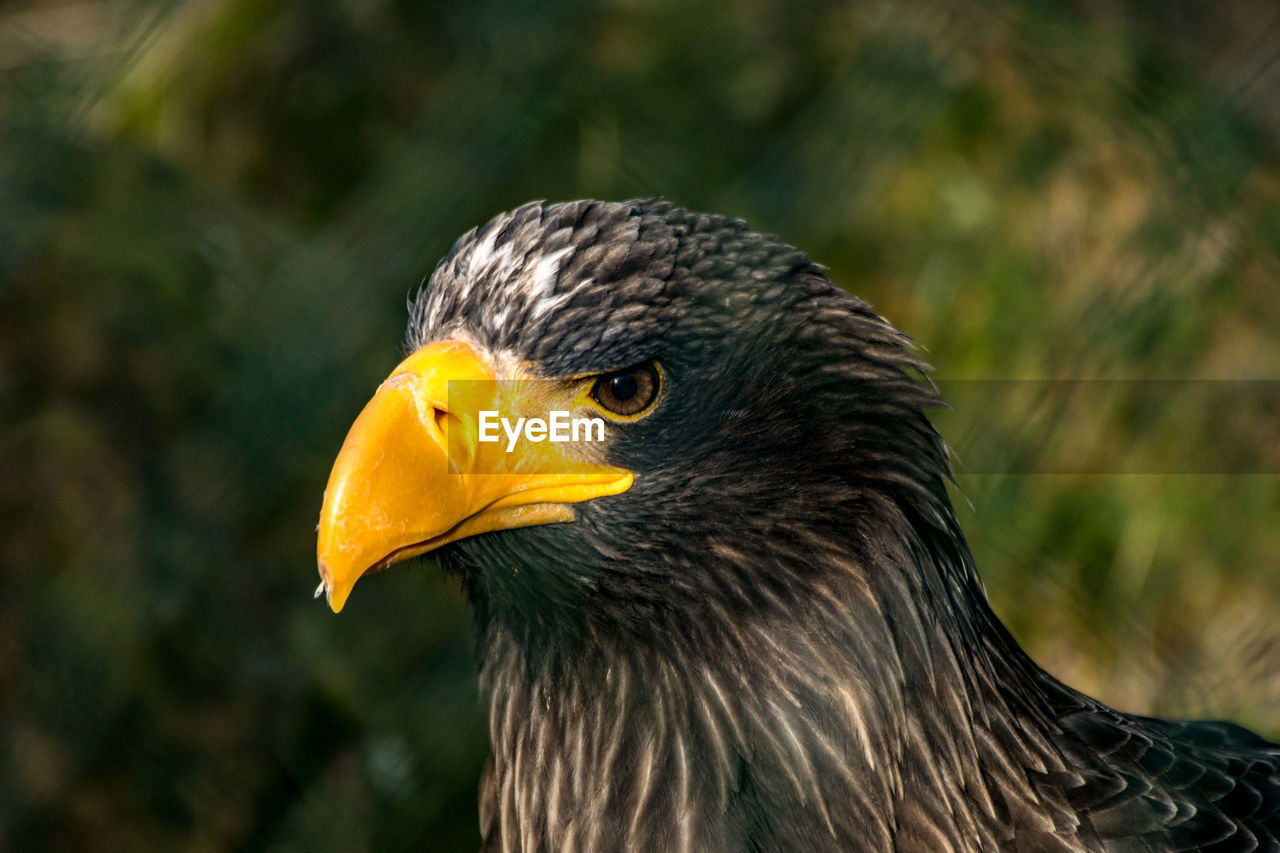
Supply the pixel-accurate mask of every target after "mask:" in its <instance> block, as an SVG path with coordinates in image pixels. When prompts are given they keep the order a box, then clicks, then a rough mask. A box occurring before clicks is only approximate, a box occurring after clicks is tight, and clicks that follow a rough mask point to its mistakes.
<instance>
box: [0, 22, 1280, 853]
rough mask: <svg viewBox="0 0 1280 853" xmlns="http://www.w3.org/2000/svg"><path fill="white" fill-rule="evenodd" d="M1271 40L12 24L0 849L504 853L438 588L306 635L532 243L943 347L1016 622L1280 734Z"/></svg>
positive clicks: (873, 30)
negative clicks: (759, 272) (640, 232)
mask: <svg viewBox="0 0 1280 853" xmlns="http://www.w3.org/2000/svg"><path fill="white" fill-rule="evenodd" d="M1277 57H1280V7H1277V6H1276V5H1275V4H1274V3H1273V2H1271V0H1239V2H1232V3H1215V2H1212V0H1199V1H1198V2H1182V1H1181V0H1180V2H1174V3H1164V2H1160V3H1156V2H1151V3H1145V2H1140V0H1075V2H1065V0H1039V1H1038V2H1032V0H1025V2H1023V0H991V2H981V3H980V2H968V0H954V2H941V0H939V2H929V1H928V0H906V2H864V3H857V4H854V3H849V2H832V0H803V1H802V2H763V0H712V2H700V3H696V4H689V3H686V2H682V0H654V2H645V0H613V2H604V3H588V2H576V0H550V2H542V3H533V2H515V0H479V2H468V3H463V2H455V3H440V2H409V0H307V1H306V2H302V0H298V2H284V0H273V2H263V0H204V1H203V2H186V3H161V4H157V3H143V2H136V0H135V1H134V2H129V0H119V1H118V2H83V0H81V2H63V3H43V2H42V3H36V2H19V3H12V2H11V3H8V4H5V5H3V6H0V561H2V566H0V569H2V575H0V848H3V849H8V850H15V851H16V850H24V851H26V850H54V851H64V850H65V851H83V850H93V851H98V850H102V851H116V850H119V851H146V850H164V851H172V850H192V851H206V850H207V851H215V850H273V851H274V850H281V851H287V850H306V851H324V850H344V851H362V850H366V851H394V850H421V849H431V850H469V849H474V848H475V846H476V845H477V843H478V840H479V836H478V832H477V818H476V806H475V786H476V781H477V778H478V775H479V770H480V766H481V762H482V760H483V757H484V754H485V751H486V743H485V731H484V723H483V721H484V714H483V712H482V710H481V705H480V702H479V698H478V696H477V695H476V688H475V684H474V672H475V664H474V660H473V657H472V649H471V637H470V626H469V622H468V619H467V616H466V613H465V610H464V607H463V602H462V600H461V596H460V594H459V592H458V591H457V589H455V588H454V587H453V586H452V585H451V584H450V583H449V582H447V581H446V580H445V579H444V578H443V577H441V575H440V574H439V573H438V572H437V571H435V570H434V567H433V566H432V565H431V563H430V562H427V561H421V562H420V563H418V564H414V565H411V566H403V567H399V568H397V569H396V570H394V571H392V572H388V573H386V574H384V575H380V576H378V577H377V578H376V579H374V580H372V581H366V582H365V583H362V584H361V585H360V588H359V589H358V590H357V592H356V594H355V596H354V598H353V599H352V601H351V603H350V604H349V606H348V607H347V608H346V610H345V611H344V612H343V613H342V614H341V616H333V615H331V614H330V613H329V612H328V610H327V609H326V608H325V607H324V606H323V603H322V602H317V601H313V600H312V598H311V591H312V589H313V587H314V585H315V582H316V577H315V570H314V556H313V554H314V551H313V548H314V539H313V537H314V530H315V523H316V518H317V512H318V509H319V505H320V499H321V494H322V490H323V487H324V482H325V478H326V475H327V472H328V466H329V463H330V461H331V460H332V458H333V456H334V455H335V453H336V451H337V448H338V447H339V445H340V443H341V440H342V437H343V435H344V434H345V431H346V429H347V427H348V425H349V424H350V422H351V420H352V419H353V417H354V416H355V414H356V413H357V412H358V411H359V409H360V407H361V405H362V404H363V402H364V401H365V399H366V398H367V397H368V396H369V394H370V393H371V391H372V389H373V388H374V387H375V386H376V384H377V383H378V382H379V381H380V379H381V378H382V377H383V376H384V375H385V374H386V373H387V371H388V370H389V369H390V368H391V366H393V365H394V364H395V363H396V361H397V360H398V358H399V357H400V355H401V343H400V335H401V331H402V327H403V323H404V319H405V318H404V304H405V299H406V297H407V296H408V295H409V294H411V293H412V292H414V291H415V290H416V288H417V286H418V284H419V283H420V282H421V281H422V280H423V278H424V277H425V276H426V275H428V274H429V273H430V271H431V269H432V267H433V265H434V263H435V261H436V260H437V259H438V258H439V257H440V256H441V255H442V254H443V253H444V252H445V251H446V250H447V249H448V247H449V245H450V243H451V242H452V241H453V240H454V239H455V238H456V237H457V236H458V235H459V234H461V233H462V232H463V231H465V230H466V229H467V228H469V227H471V226H473V225H476V224H479V223H481V222H483V221H484V220H486V219H487V218H488V217H490V216H491V215H493V214H494V213H496V212H498V211H500V210H503V209H507V208H510V207H512V206H514V205H517V204H519V203H522V202H525V201H527V200H529V199H540V198H545V199H550V200H567V199H573V198H579V197H598V198H607V199H622V198H629V197H635V196H648V195H664V196H666V197H668V198H670V199H672V200H674V201H677V202H678V203H681V204H683V205H685V206H690V207H694V208H699V209H705V210H712V211H717V212H722V213H728V214H732V215H735V216H741V217H743V218H746V219H747V220H748V221H749V222H751V223H752V224H753V225H754V226H756V227H757V228H759V229H761V230H767V231H771V232H774V233H777V234H779V235H780V236H781V237H782V238H784V239H785V240H787V241H788V242H791V243H794V244H797V245H800V246H802V247H804V248H805V249H807V250H808V251H809V252H810V253H811V255H812V256H813V257H814V258H815V259H817V260H818V261H820V262H821V263H823V264H826V265H827V266H828V267H830V270H831V274H832V276H833V277H834V278H835V280H836V281H837V282H838V283H840V284H842V285H843V286H845V287H848V288H849V289H851V290H853V291H855V292H857V293H859V294H860V295H862V296H864V297H865V298H867V299H869V300H871V301H872V302H873V303H874V304H875V305H876V306H877V307H878V309H879V310H880V311H881V312H882V313H884V314H885V315H886V316H888V317H890V318H891V319H892V320H893V321H894V322H895V323H897V324H898V325H899V326H900V327H902V328H903V329H904V330H906V331H908V332H909V333H910V334H912V335H913V336H914V337H915V338H916V339H917V340H918V341H920V342H921V344H922V345H923V346H925V347H926V348H927V353H928V357H929V359H930V360H931V361H932V362H933V364H934V365H935V366H936V374H935V377H936V379H937V381H938V383H939V385H940V386H941V387H942V388H943V390H944V392H946V393H947V394H948V395H949V396H951V397H952V398H953V400H954V401H955V403H956V407H955V408H954V409H953V410H952V411H949V412H943V413H940V414H939V415H938V417H937V422H938V424H939V426H940V428H941V429H942V430H943V432H944V434H945V435H946V437H947V438H948V440H949V441H950V442H951V444H952V445H953V446H954V447H955V448H956V450H957V454H958V464H959V475H958V478H957V492H956V495H957V500H958V501H959V502H960V514H961V519H962V523H963V524H964V525H965V527H966V529H967V531H968V533H969V537H970V540H971V544H972V546H973V548H974V550H975V552H976V554H977V557H978V560H979V565H980V566H981V568H982V571H983V574H984V577H985V579H986V582H987V584H988V588H989V590H990V593H991V596H992V599H993V601H994V604H995V607H996V609H997V611H998V612H999V613H1000V614H1001V615H1002V616H1003V618H1005V619H1006V620H1007V621H1008V623H1009V624H1010V626H1011V628H1012V629H1013V631H1014V633H1015V634H1016V635H1017V636H1018V637H1019V638H1020V639H1021V640H1022V641H1023V642H1024V643H1025V644H1026V646H1027V647H1028V648H1029V649H1030V650H1031V652H1032V653H1033V654H1034V656H1035V657H1036V658H1037V659H1038V660H1040V661H1041V662H1042V663H1043V664H1044V665H1045V666H1046V667H1047V668H1048V669H1049V670H1050V671H1052V672H1053V673H1055V674H1057V675H1059V676H1060V677H1062V678H1064V679H1065V680H1067V681H1069V682H1071V683H1073V684H1075V685H1077V686H1080V687H1081V688H1083V689H1085V690H1088V691H1089V692H1092V693H1094V694H1095V695H1098V696H1100V697H1102V698H1103V699H1105V700H1107V701H1110V702H1112V703H1113V704H1116V705H1118V706H1120V707H1121V708H1124V709H1126V710H1130V711H1136V712H1142V713H1156V714H1162V715H1170V716H1212V717H1233V718H1235V719H1238V720H1240V721H1242V722H1244V723H1247V724H1248V725H1250V726H1253V727H1255V728H1257V729H1259V730H1260V731H1262V732H1263V733H1265V734H1267V735H1269V736H1271V737H1272V738H1276V737H1280V294H1278V293H1277V290H1278V288H1280V162H1278V160H1277V156H1276V155H1277V151H1278V150H1280V61H1278V60H1277Z"/></svg>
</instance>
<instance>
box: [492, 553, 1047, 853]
mask: <svg viewBox="0 0 1280 853" xmlns="http://www.w3.org/2000/svg"><path fill="white" fill-rule="evenodd" d="M893 532H896V533H897V534H899V536H898V538H896V539H894V538H892V537H890V536H889V535H888V534H889V533H893ZM917 533H918V531H914V530H906V531H904V530H898V531H874V530H865V531H863V532H862V533H861V534H860V535H858V536H854V537H853V538H852V539H851V540H850V541H848V542H846V543H845V545H846V547H845V548H843V549H840V553H839V556H835V554H836V551H835V550H833V549H831V548H830V547H827V548H826V549H825V550H815V551H814V552H813V554H812V556H811V557H810V559H813V560H829V561H830V565H827V566H823V567H822V571H820V572H813V571H806V572H805V573H804V575H805V576H806V577H809V578H822V579H823V582H821V583H819V582H816V581H814V582H813V583H811V584H810V586H809V587H808V589H807V592H806V594H805V595H803V596H798V597H797V598H796V600H795V601H794V602H790V603H789V605H788V606H786V607H782V608H780V609H778V610H777V611H775V612H772V613H764V612H761V613H756V614H746V613H741V612H738V613H730V612H729V611H727V610H724V609H720V608H716V607H708V608H707V609H706V610H705V611H702V612H700V613H698V614H697V618H696V619H692V620H690V621H689V622H688V623H687V624H681V623H679V621H678V620H677V621H673V622H672V623H671V625H670V626H664V630H663V633H664V634H669V635H670V636H668V637H667V641H659V640H657V639H655V638H654V637H653V636H652V635H648V636H647V635H646V633H645V632H644V631H643V630H640V631H626V630H618V626H616V625H615V626H612V627H609V628H605V627H588V628H586V629H584V630H583V631H582V632H581V636H580V641H579V642H577V643H575V644H574V647H573V648H572V649H561V650H555V649H551V650H548V648H547V646H546V645H545V643H538V642H534V641H532V640H531V638H530V637H528V636H526V635H524V634H523V633H522V630H521V629H520V628H519V627H513V626H511V625H509V624H504V623H503V622H502V621H501V620H494V621H492V622H490V623H489V624H488V625H485V626H483V630H482V655H483V663H482V687H483V689H484V691H485V693H486V694H487V696H488V700H489V702H490V736H491V738H492V744H493V758H492V762H493V763H492V766H491V767H490V770H489V776H488V778H487V779H486V783H485V790H484V792H483V796H482V816H481V820H482V825H483V826H484V828H485V832H486V841H487V844H489V845H493V846H494V849H523V848H524V847H525V846H526V845H529V846H531V847H532V848H534V849H540V848H541V847H542V846H544V845H545V847H546V848H547V849H618V848H624V847H625V848H628V849H641V850H690V851H694V850H717V849H742V848H743V847H744V846H746V839H756V840H759V841H760V849H787V850H792V849H796V850H798V849H804V850H819V849H860V850H890V849H921V850H945V849H949V848H950V849H966V850H968V849H998V848H999V847H1000V846H1001V839H1002V838H1003V839H1006V840H1007V839H1008V838H1009V837H1010V836H1011V834H1012V833H1013V832H1014V831H1015V829H1016V830H1017V831H1018V832H1019V837H1021V838H1023V839H1026V838H1028V837H1029V836H1028V833H1029V832H1034V831H1035V828H1034V827H1032V828H1028V827H1019V826H1018V824H1019V821H1020V820H1021V817H1020V816H1021V815H1022V814H1031V813H1032V812H1033V811H1034V810H1033V809H1031V808H1030V806H1031V805H1032V804H1033V803H1035V802H1037V801H1039V800H1042V799H1044V798H1051V799H1052V798H1054V797H1057V796H1058V794H1057V792H1056V790H1055V789H1054V787H1053V785H1052V784H1050V782H1051V780H1055V779H1059V778H1061V777H1062V776H1063V775H1064V770H1065V768H1064V767H1063V763H1062V759H1061V757H1060V756H1059V755H1058V753H1057V751H1056V750H1055V749H1054V748H1053V747H1052V745H1051V744H1050V742H1049V740H1048V737H1047V734H1046V732H1045V731H1044V728H1045V727H1046V726H1047V724H1048V723H1047V721H1048V720H1051V719H1052V715H1053V708H1052V705H1053V702H1054V701H1055V699H1054V696H1053V695H1052V694H1053V691H1054V690H1055V689H1059V688H1056V686H1055V684H1054V683H1053V682H1052V680H1050V679H1048V678H1047V676H1043V674H1042V673H1041V672H1040V671H1039V670H1038V669H1037V668H1036V667H1035V666H1034V664H1032V663H1031V662H1030V661H1029V660H1027V659H1026V657H1025V655H1023V654H1022V652H1021V651H1020V650H1017V648H1016V645H1013V643H1012V640H1010V639H1008V635H1007V634H1006V633H1004V630H1003V628H1001V627H1000V626H999V625H998V623H996V622H995V619H994V617H993V616H991V615H990V612H989V610H987V608H986V604H985V598H984V597H983V596H982V595H981V591H980V590H975V589H970V588H967V585H969V584H974V585H976V583H977V581H976V578H975V577H974V576H973V574H972V570H971V567H970V566H969V565H968V562H967V561H968V557H967V552H966V551H965V550H964V545H963V542H962V541H961V540H958V539H953V538H949V536H948V537H942V538H941V539H940V540H939V542H930V541H927V536H920V535H916V534H917ZM828 535H829V534H828ZM853 539H857V540H858V541H853ZM886 541H897V542H900V543H902V545H901V548H898V549H896V550H884V549H883V546H882V545H881V546H876V547H878V548H880V550H878V551H873V550H871V547H872V546H871V544H870V543H884V542H886ZM859 542H863V543H867V545H866V546H865V547H864V546H863V545H861V544H859ZM948 543H950V544H948ZM952 546H954V547H952ZM948 548H950V549H951V550H950V552H948ZM721 550H722V553H721V554H720V556H719V558H720V559H721V560H723V561H725V562H726V565H724V566H721V567H720V568H724V569H726V570H729V569H732V568H734V567H733V566H730V565H728V563H731V562H732V561H733V560H742V561H744V562H745V561H750V563H751V565H752V567H753V568H754V569H758V568H759V567H760V566H761V564H762V561H761V555H760V554H759V553H758V552H745V551H744V552H739V553H735V552H734V551H733V549H721ZM823 554H826V555H827V556H823ZM715 568H716V567H715V566H703V567H702V570H704V571H711V570H715ZM808 568H812V567H808ZM929 573H937V574H938V577H937V578H931V577H926V575H928V574H929ZM938 581H941V583H942V586H935V582H938ZM947 585H953V586H954V585H959V586H958V587H957V588H955V589H950V588H948V586H947ZM927 588H932V593H930V592H928V591H927ZM534 649H536V657H535V656H533V655H531V650H534ZM1041 679H1043V681H1041ZM1002 792H1003V793H1002ZM1009 792H1016V794H1015V795H1016V797H1019V798H1023V799H1021V800H1020V801H1015V800H1012V799H1010V793H1009ZM1051 811H1054V810H1052V809H1051ZM1056 811H1058V812H1059V813H1061V814H1063V815H1064V817H1063V818H1062V820H1063V821H1069V820H1070V818H1069V817H1066V816H1065V815H1066V812H1065V810H1061V809H1058V810H1056ZM1039 819H1041V820H1043V818H1039ZM1064 829H1065V830H1067V832H1065V833H1064V832H1063V830H1064ZM1070 829H1071V828H1070V827H1065V826H1048V827H1043V828H1042V830H1043V831H1044V832H1045V833H1046V834H1049V833H1052V835H1054V836H1055V837H1059V836H1061V835H1063V834H1066V835H1070V834H1071V833H1070Z"/></svg>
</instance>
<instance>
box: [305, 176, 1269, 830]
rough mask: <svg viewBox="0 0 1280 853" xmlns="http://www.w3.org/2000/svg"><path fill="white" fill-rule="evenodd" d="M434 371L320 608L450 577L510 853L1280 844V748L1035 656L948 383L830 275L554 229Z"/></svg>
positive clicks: (464, 325)
mask: <svg viewBox="0 0 1280 853" xmlns="http://www.w3.org/2000/svg"><path fill="white" fill-rule="evenodd" d="M407 351H408V353H409V355H408V356H407V358H405V360H404V361H403V362H401V364H400V365H399V366H398V367H396V368H395V369H394V370H393V371H392V373H391V374H390V376H389V378H388V379H386V381H384V382H383V383H382V385H381V386H380V387H379V388H378V390H377V391H376V393H375V394H374V396H373V398H372V400H371V401H370V402H369V403H368V405H367V406H366V407H365V409H364V410H363V411H362V412H361V413H360V415H359V416H358V418H357V419H356V421H355V423H354V425H353V426H352V427H351V430H350V432H349V434H348V436H347V438H346V441H345V443H344V444H343V446H342V449H341V451H340V452H339V454H338V457H337V460H336V462H335V464H334V467H333V470H332V473H331V475H330V478H329V481H328V485H327V487H326V490H325V495H324V501H323V506H322V509H321V517H320V525H319V541H318V562H319V571H320V575H321V581H322V582H321V589H320V590H319V591H318V592H317V594H319V593H320V592H324V593H325V594H326V595H327V600H328V603H329V605H330V607H331V608H332V609H333V610H334V611H335V612H336V611H338V610H340V609H341V608H342V607H343V605H344V603H345V602H346V600H347V598H348V595H349V594H350V592H351V590H352V587H353V585H354V584H355V583H356V581H357V580H358V579H359V578H360V577H362V576H363V575H365V574H368V573H370V572H373V571H376V570H379V569H382V568H385V567H386V566H388V565H390V564H392V563H396V562H399V561H401V560H405V559H409V558H411V557H415V556H417V555H420V554H424V553H427V552H433V553H434V554H435V555H438V557H439V561H440V563H441V565H442V566H443V567H444V568H445V570H446V571H447V572H449V573H450V574H452V575H453V576H455V577H456V578H457V579H458V580H459V582H460V584H461V586H462V588H463V590H464V591H465V594H466V597H467V600H468V602H469V605H470V608H471V609H472V611H473V613H474V618H475V625H476V636H477V648H478V656H479V679H480V686H481V690H482V693H483V695H484V696H485V697H486V701H487V705H488V712H489V733H490V738H491V747H492V752H491V755H490V757H489V760H488V763H487V765H486V769H485V772H484V775H483V779H482V783H481V792H480V821H481V835H482V839H483V840H482V849H484V850H506V851H561V850H578V851H608V850H635V851H688V852H689V853H702V851H823V850H839V851H863V850H866V851H881V850H901V851H978V850H1014V851H1075V850H1092V851H1145V850H1151V851H1155V850H1161V851H1163V850H1213V851H1227V850H1232V851H1247V850H1272V851H1274V850H1278V849H1280V746H1277V745H1276V744H1274V743H1270V742H1268V741H1266V740H1264V739H1263V738H1261V737H1259V736H1258V735H1255V734H1253V733H1252V732H1250V731H1248V730H1246V729H1244V728H1242V727H1239V726H1236V725H1233V724H1231V723H1226V722H1185V721H1173V720H1163V719H1154V718H1149V717H1142V716H1135V715H1133V714H1128V713H1123V712H1121V711H1118V710H1116V709H1113V708H1111V707H1108V706H1107V705H1105V704H1104V703H1102V702H1100V701H1098V700H1095V699H1092V698H1090V697H1088V696H1086V695H1084V694H1082V693H1080V692H1078V691H1076V690H1073V689H1071V688H1070V687H1068V686H1066V685H1064V684H1062V683H1060V682H1059V681H1057V680H1056V679H1054V678H1053V677H1052V676H1050V675H1049V674H1047V673H1046V672H1045V671H1044V670H1042V669H1041V668H1040V667H1039V666H1037V665H1036V664H1035V663H1034V662H1033V661H1032V660H1031V658H1030V657H1029V656H1028V655H1027V653H1026V652H1024V651H1023V650H1022V648H1021V647H1019V645H1018V643H1017V642H1016V641H1015V640H1014V639H1013V638H1012V636H1011V635H1010V634H1009V632H1008V631H1007V630H1006V628H1005V627H1004V626H1003V625H1002V624H1001V622H1000V620H999V619H998V618H997V617H996V616H995V615H994V614H993V612H992V610H991V608H990V606H989V604H988V601H987V598H986V595H985V593H984V590H983V587H982V584H981V581H980V580H979V576H978V574H977V571H976V569H975V566H974V560H973V557H972V556H971V554H970V552H969V548H968V546H967V545H966V543H965V538H964V535H963V533H962V532H961V530H960V526H959V524H958V522H957V518H956V514H955V512H954V510H953V508H952V504H951V502H950V498H949V495H948V484H949V483H950V481H951V476H952V473H951V467H950V460H949V456H948V450H947V447H946V445H945V444H944V443H943V441H942V439H941V438H940V436H939V434H938V432H937V431H936V430H935V428H934V427H933V425H932V424H931V422H930V420H929V417H928V415H929V411H930V410H931V409H933V408H935V407H937V406H939V405H940V404H941V403H940V400H939V397H938V394H937V391H936V389H935V388H934V387H933V386H932V385H931V383H929V382H928V380H927V373H926V371H927V370H928V366H927V365H926V364H925V363H924V362H923V361H922V360H921V358H920V356H919V355H918V353H917V351H916V348H915V347H914V345H913V343H912V341H911V340H910V339H909V338H908V337H907V336H906V335H904V334H903V333H902V332H900V331H898V330H897V329H896V328H894V327H893V326H892V325H890V323H889V322H888V321H886V320H885V319H883V318H881V317H880V316H879V315H877V314H876V313H875V312H874V311H873V310H872V309H871V307H870V306H869V305H868V304H867V303H866V302H864V301H862V300H860V299H858V298H857V297H855V296H853V295H851V294H849V293H847V292H845V291H843V290H841V289H839V288H837V287H836V286H835V285H833V284H832V282H831V280H830V279H829V278H828V276H827V275H826V274H825V272H824V268H823V267H821V266H819V265H817V264H815V263H814V262H813V261H811V260H810V259H809V257H808V256H806V255H805V254H804V253H803V252H802V251H800V250H798V249H796V248H793V247H791V246H789V245H785V244H783V243H782V242H780V241H779V240H777V239H775V238H773V237H771V236H767V235H763V234H759V233H755V232H753V231H751V230H750V229H749V228H748V227H747V225H746V224H745V223H744V222H742V221H741V220H738V219H732V218H727V217H723V216H716V215H708V214H701V213H695V212H690V211H688V210H684V209H681V208H679V207H676V206H674V205H672V204H671V203H669V202H666V201H663V200H660V199H648V200H638V201H630V202H623V203H607V202H600V201H576V202H571V203H563V204H550V205H544V204H542V203H532V204H528V205H525V206H523V207H520V208H518V209H516V210H514V211H511V212H508V213H504V214H502V215H499V216H497V217H496V218H494V219H493V220H491V221H490V222H489V223H488V224H486V225H484V226H483V227H480V228H477V229H473V230H472V231H470V232H468V233H467V234H466V235H464V236H463V237H462V238H460V239H459V240H458V241H457V243H456V244H455V245H454V246H453V248H452V249H451V250H450V251H449V253H448V255H447V256H446V257H445V258H444V259H443V260H441V261H440V263H439V264H438V265H437V267H436V269H435V271H434V272H433V274H432V275H431V277H430V279H429V281H428V282H427V283H426V284H425V285H424V286H423V288H422V289H421V290H420V292H419V293H418V294H417V296H416V297H414V298H413V299H412V300H411V301H410V304H409V326H408V336H407ZM578 422H581V423H582V424H584V425H585V426H586V429H584V430H579V431H576V432H574V431H572V430H570V429H569V426H570V424H576V423H578ZM575 429H576V427H575ZM557 433H558V434H559V439H558V440H557V438H556V436H557ZM571 433H572V434H571ZM495 436H497V440H495Z"/></svg>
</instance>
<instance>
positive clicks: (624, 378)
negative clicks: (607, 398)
mask: <svg viewBox="0 0 1280 853" xmlns="http://www.w3.org/2000/svg"><path fill="white" fill-rule="evenodd" d="M639 391H640V383H639V382H637V381H636V375H635V374H634V373H624V374H622V375H621V376H615V377H613V381H612V382H610V383H609V392H610V393H611V394H613V397H614V399H615V400H618V401H619V402H622V403H625V402H626V401H628V400H630V399H631V398H632V397H634V396H635V395H636V394H637V393H639Z"/></svg>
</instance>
